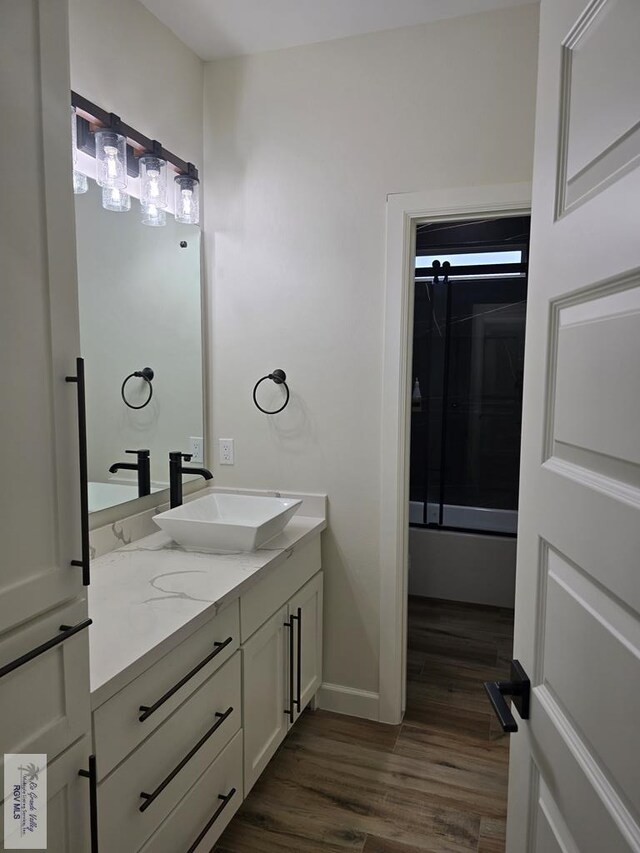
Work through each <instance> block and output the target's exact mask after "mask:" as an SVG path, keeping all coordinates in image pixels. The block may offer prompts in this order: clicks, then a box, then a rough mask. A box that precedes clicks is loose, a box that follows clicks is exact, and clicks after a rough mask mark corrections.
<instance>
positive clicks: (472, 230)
mask: <svg viewBox="0 0 640 853" xmlns="http://www.w3.org/2000/svg"><path fill="white" fill-rule="evenodd" d="M528 241H529V218H528V217H510V218H505V219H494V220H483V221H467V222H455V223H452V222H447V223H428V224H424V225H421V226H419V227H418V233H417V241H416V253H417V254H416V269H415V302H414V306H415V307H414V334H413V376H412V401H411V408H412V416H411V469H410V470H411V479H410V523H411V524H416V525H423V526H429V527H436V528H444V529H455V530H462V531H482V532H486V533H498V534H504V535H515V533H516V531H517V511H518V469H519V461H520V430H521V420H522V377H523V363H524V338H525V317H526V300H527V274H526V268H527V250H528Z"/></svg>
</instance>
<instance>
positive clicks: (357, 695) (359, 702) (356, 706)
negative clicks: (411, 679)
mask: <svg viewBox="0 0 640 853" xmlns="http://www.w3.org/2000/svg"><path fill="white" fill-rule="evenodd" d="M318 704H319V706H320V708H322V709H323V710H324V711H334V712H335V713H336V714H348V715H349V716H351V717H363V718H364V719H365V720H378V719H379V706H380V696H379V695H378V694H377V693H370V692H369V691H368V690H356V689H354V688H353V687H345V686H344V685H342V684H328V683H327V682H324V683H323V685H322V687H321V688H320V690H319V691H318Z"/></svg>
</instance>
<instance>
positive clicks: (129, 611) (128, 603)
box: [89, 496, 326, 853]
mask: <svg viewBox="0 0 640 853" xmlns="http://www.w3.org/2000/svg"><path fill="white" fill-rule="evenodd" d="M303 500H304V502H303V506H302V507H301V510H300V513H299V514H298V515H296V516H295V517H294V518H293V519H292V520H291V521H290V522H289V523H288V524H287V526H286V527H285V529H284V531H283V532H282V533H281V534H280V535H279V536H278V537H276V538H275V539H272V540H271V541H269V542H268V543H266V544H265V545H264V546H263V547H262V548H261V549H259V550H257V551H253V552H244V553H242V552H241V553H233V554H213V553H207V552H198V551H191V550H189V551H187V550H185V549H184V548H183V547H181V546H178V545H176V544H175V543H174V542H173V541H172V540H171V539H170V538H169V537H168V535H167V534H166V533H164V532H156V533H152V534H151V535H146V536H143V537H142V538H139V539H136V540H135V541H132V542H130V544H127V545H124V546H123V547H120V548H117V549H116V550H113V551H110V552H108V553H106V554H103V555H102V556H100V557H98V558H97V559H96V560H95V561H94V562H93V563H92V584H91V587H90V588H89V615H90V617H91V618H92V619H93V624H92V626H91V628H90V635H89V641H90V680H91V707H92V723H93V725H92V732H93V753H94V754H95V757H96V758H95V770H96V777H95V785H96V792H95V793H96V795H97V813H98V839H99V848H100V850H104V851H116V850H119V849H121V847H122V840H123V839H126V840H127V842H126V843H127V849H128V850H131V851H132V853H133V851H144V853H165V851H166V853H175V851H177V850H184V851H185V853H186V851H196V850H197V851H209V850H210V849H211V847H212V846H213V844H214V843H215V842H216V840H217V838H218V837H219V836H220V834H221V833H222V831H223V830H224V828H225V827H226V826H227V824H228V823H229V821H230V819H231V817H232V816H233V814H234V813H235V812H236V810H237V809H238V807H239V806H240V804H241V803H242V800H243V799H244V797H245V796H246V795H247V794H248V792H249V791H250V790H251V788H252V786H253V785H254V784H255V782H256V780H257V779H258V777H259V776H260V774H261V773H262V771H263V770H264V768H265V767H266V765H267V764H268V762H269V760H270V759H271V757H272V756H273V754H274V753H275V751H276V749H277V748H278V746H279V745H280V744H281V743H282V741H283V739H284V738H285V737H286V735H287V733H288V731H289V730H290V728H291V727H292V726H293V725H294V724H295V722H296V720H297V719H298V717H299V716H300V714H301V713H302V711H303V710H304V709H305V707H306V706H307V705H309V703H310V702H311V701H312V700H313V697H314V695H315V693H316V691H317V690H318V688H319V687H320V683H321V674H322V591H323V575H322V566H321V552H320V533H321V531H322V530H323V529H324V528H325V527H326V522H325V510H324V504H325V500H324V498H323V497H321V496H306V497H304V498H303ZM305 513H314V514H313V515H311V514H305ZM146 515H147V516H148V517H149V518H148V519H147V523H148V521H149V520H150V516H151V514H150V513H148V514H146ZM137 523H138V524H140V523H141V522H140V520H139V519H138V521H137ZM142 523H143V524H144V523H145V522H144V519H143V522H142ZM113 529H115V530H117V534H118V536H119V537H120V539H121V540H123V539H124V540H125V541H127V540H128V539H129V538H130V536H131V535H135V534H131V532H129V531H128V530H127V522H126V521H125V522H122V524H121V525H114V526H113ZM132 529H133V528H132ZM105 535H106V536H107V537H109V536H111V538H113V533H112V532H111V529H105V531H104V532H101V531H95V536H94V540H95V541H96V543H97V544H98V547H100V539H101V536H102V537H103V538H104V536H105ZM103 547H104V546H103ZM107 547H108V546H107Z"/></svg>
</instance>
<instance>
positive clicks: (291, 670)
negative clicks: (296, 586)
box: [284, 616, 295, 721]
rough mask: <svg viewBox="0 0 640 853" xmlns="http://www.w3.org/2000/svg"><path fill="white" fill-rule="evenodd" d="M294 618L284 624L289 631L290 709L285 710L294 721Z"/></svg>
mask: <svg viewBox="0 0 640 853" xmlns="http://www.w3.org/2000/svg"><path fill="white" fill-rule="evenodd" d="M294 619H295V617H294V616H292V617H291V619H290V620H289V621H288V622H285V623H284V627H285V628H288V629H289V707H288V708H285V709H284V712H285V714H286V715H287V717H290V718H291V720H292V721H293V706H294V699H293V624H294V623H293V620H294Z"/></svg>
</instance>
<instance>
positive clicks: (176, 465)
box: [169, 450, 213, 509]
mask: <svg viewBox="0 0 640 853" xmlns="http://www.w3.org/2000/svg"><path fill="white" fill-rule="evenodd" d="M183 459H185V460H186V461H187V462H190V461H191V460H192V459H193V454H192V453H182V451H181V450H173V451H171V453H169V498H170V504H171V509H173V508H174V507H176V506H180V505H181V504H182V477H183V475H184V474H199V475H200V477H204V478H205V480H212V479H213V474H212V473H211V471H209V469H208V468H186V467H185V466H184V465H183V464H182V460H183Z"/></svg>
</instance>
